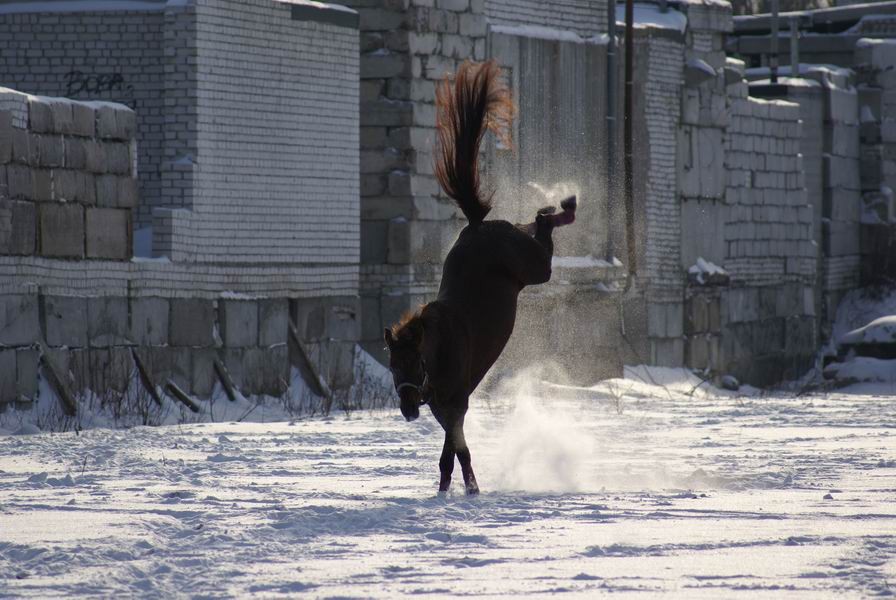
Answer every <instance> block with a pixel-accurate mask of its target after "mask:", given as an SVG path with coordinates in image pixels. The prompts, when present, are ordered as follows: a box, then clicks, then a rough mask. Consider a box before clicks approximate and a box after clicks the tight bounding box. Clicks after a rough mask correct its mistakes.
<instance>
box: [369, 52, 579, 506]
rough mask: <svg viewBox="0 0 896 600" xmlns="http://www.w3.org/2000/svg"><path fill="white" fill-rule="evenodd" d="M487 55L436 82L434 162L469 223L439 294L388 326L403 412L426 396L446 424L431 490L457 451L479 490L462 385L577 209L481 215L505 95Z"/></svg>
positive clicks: (469, 383) (414, 412)
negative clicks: (520, 222) (482, 174)
mask: <svg viewBox="0 0 896 600" xmlns="http://www.w3.org/2000/svg"><path fill="white" fill-rule="evenodd" d="M499 74H500V71H499V68H498V66H497V64H496V63H495V62H494V61H490V62H487V63H483V64H473V63H470V62H466V63H464V64H463V65H461V67H460V68H459V69H458V71H457V74H456V75H455V77H454V78H453V81H452V80H450V79H447V78H446V80H445V81H443V82H442V84H441V85H440V86H439V89H438V90H437V95H436V105H437V109H438V117H437V119H438V121H437V127H438V140H439V144H438V148H437V155H436V164H435V172H436V177H437V178H438V180H439V184H440V185H441V186H442V189H443V190H444V191H445V193H446V194H447V195H448V196H450V197H451V198H453V199H454V200H455V202H457V204H458V206H459V207H460V209H461V211H463V213H464V215H465V216H466V218H467V220H468V221H469V224H468V225H467V226H466V227H464V229H463V230H462V231H461V232H460V236H459V237H458V239H457V241H456V242H455V243H454V246H453V247H452V248H451V251H450V252H449V253H448V257H447V258H446V259H445V265H444V269H443V273H442V283H441V286H440V287H439V295H438V298H437V299H436V300H435V301H434V302H430V303H429V304H426V305H425V306H423V307H422V308H421V309H420V310H418V311H417V312H415V313H411V314H408V315H405V317H404V318H402V320H401V322H399V323H397V324H396V325H393V326H392V328H390V329H386V331H385V340H386V344H387V345H388V347H389V352H390V358H389V366H390V369H391V371H392V376H393V379H394V381H395V388H396V390H397V392H398V395H399V397H400V399H401V413H402V414H403V415H404V417H405V418H406V419H407V420H408V421H413V420H414V419H416V418H417V417H418V416H419V415H420V406H421V404H429V407H430V409H431V410H432V414H433V416H435V418H436V420H437V421H438V422H439V424H440V425H441V426H442V428H443V429H444V430H445V445H444V447H443V448H442V456H441V459H440V460H439V470H440V471H441V480H440V482H439V491H442V492H444V491H447V490H448V486H449V485H450V483H451V474H452V472H453V471H454V457H455V455H456V456H457V459H458V461H459V462H460V466H461V470H462V472H463V476H464V484H465V485H466V490H467V493H469V494H475V493H477V492H478V491H479V487H478V485H477V484H476V477H475V475H474V474H473V467H472V465H471V463H470V450H469V448H467V442H466V440H465V439H464V416H465V415H466V412H467V407H468V405H469V398H470V395H471V394H472V393H473V390H475V389H476V386H477V385H479V382H480V381H482V378H483V377H484V376H485V374H486V373H487V372H488V370H489V369H490V368H491V366H492V365H493V364H494V363H495V361H496V360H497V359H498V357H499V356H500V354H501V351H502V350H503V349H504V345H505V344H506V343H507V340H508V339H509V338H510V334H511V333H512V332H513V325H514V322H515V321H516V304H517V297H518V296H519V293H520V290H522V289H523V288H524V287H525V286H527V285H535V284H539V283H544V282H546V281H548V280H549V279H550V278H551V256H552V255H553V251H554V245H553V242H552V240H551V233H552V232H553V229H554V227H556V226H559V225H565V224H567V223H571V222H572V221H573V220H574V218H575V197H572V198H568V199H567V200H564V201H563V203H562V204H561V206H562V208H563V212H561V213H559V214H553V212H554V211H553V208H547V209H542V210H541V211H539V212H538V214H537V215H536V219H535V222H534V223H532V224H529V225H525V226H516V225H512V224H511V223H508V222H507V221H485V220H484V219H485V216H486V215H487V214H488V212H489V210H490V208H491V205H490V201H489V199H486V198H485V197H484V196H483V194H482V192H481V191H480V189H479V165H478V159H479V147H480V145H481V143H482V139H483V136H484V135H485V132H486V131H487V130H489V129H490V130H492V131H494V132H495V133H496V134H497V135H499V136H503V135H506V132H507V131H508V130H509V129H508V126H509V124H510V121H511V119H512V114H513V103H512V101H511V98H510V94H509V92H508V90H507V88H506V87H505V86H504V85H503V84H502V83H501V82H500V80H499Z"/></svg>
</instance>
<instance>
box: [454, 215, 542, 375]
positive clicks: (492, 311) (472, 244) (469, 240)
mask: <svg viewBox="0 0 896 600" xmlns="http://www.w3.org/2000/svg"><path fill="white" fill-rule="evenodd" d="M517 234H520V235H526V234H525V233H523V232H521V231H519V230H518V229H517V228H516V227H515V226H514V225H512V224H511V223H508V222H507V221H484V222H483V223H480V224H478V225H475V226H474V225H468V226H467V227H465V228H464V229H463V230H462V231H461V233H460V235H459V236H458V239H457V241H456V242H455V243H454V246H453V247H452V248H451V250H450V251H449V253H448V256H447V258H446V259H445V264H444V267H443V272H442V284H441V286H440V288H439V300H440V301H441V302H443V303H445V304H447V305H450V306H451V307H452V308H453V309H454V311H453V312H454V314H455V315H457V318H462V319H465V320H466V321H467V324H468V327H469V331H470V332H471V335H472V340H471V342H472V343H471V348H470V349H469V352H470V354H471V368H470V373H471V377H472V381H471V384H472V388H475V387H476V386H477V385H478V384H479V382H480V381H481V379H482V377H484V376H485V373H486V372H487V371H488V369H489V368H491V366H492V364H494V362H495V361H496V360H497V359H498V357H499V356H500V354H501V351H502V350H503V349H504V346H505V345H506V344H507V341H508V340H509V339H510V335H511V334H512V333H513V327H514V323H515V322H516V304H517V298H518V296H519V293H520V290H521V289H522V288H523V286H524V285H525V283H524V282H521V281H520V280H519V278H518V277H516V276H515V274H514V273H513V270H512V269H511V268H510V266H509V264H508V260H509V259H508V257H509V256H513V254H514V252H515V248H514V244H515V243H517V240H516V239H515V238H516V235H517ZM530 239H531V238H530ZM470 391H471V392H472V389H471V390H470Z"/></svg>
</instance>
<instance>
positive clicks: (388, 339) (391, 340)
mask: <svg viewBox="0 0 896 600" xmlns="http://www.w3.org/2000/svg"><path fill="white" fill-rule="evenodd" d="M383 339H384V340H386V346H388V347H389V350H391V349H392V344H394V343H395V338H394V337H392V330H391V329H389V328H388V327H386V328H385V329H384V330H383Z"/></svg>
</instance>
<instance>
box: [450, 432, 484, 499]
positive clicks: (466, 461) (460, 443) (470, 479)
mask: <svg viewBox="0 0 896 600" xmlns="http://www.w3.org/2000/svg"><path fill="white" fill-rule="evenodd" d="M454 452H455V454H457V460H458V462H460V470H461V472H462V473H463V475H464V487H465V488H466V490H467V494H470V495H473V494H478V493H479V484H477V483H476V475H475V474H474V473H473V462H472V459H471V458H470V449H469V448H467V440H466V439H465V438H464V419H463V417H461V418H460V421H459V422H458V423H457V425H455V427H454Z"/></svg>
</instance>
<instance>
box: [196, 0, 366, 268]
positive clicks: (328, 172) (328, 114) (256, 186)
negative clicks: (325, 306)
mask: <svg viewBox="0 0 896 600" xmlns="http://www.w3.org/2000/svg"><path fill="white" fill-rule="evenodd" d="M196 45H197V81H196V97H197V111H196V112H197V115H198V122H197V123H196V130H197V134H196V135H197V155H196V157H195V162H196V165H195V167H194V169H193V177H194V186H195V187H194V194H195V196H194V198H193V206H192V208H193V216H192V219H191V221H192V228H191V229H192V239H191V243H192V252H191V253H190V255H189V258H190V259H191V260H195V261H215V262H222V261H223V262H261V261H266V262H281V263H282V262H305V263H326V264H340V263H343V264H344V263H355V264H356V263H357V262H358V253H359V243H358V237H359V231H358V223H359V205H358V198H359V189H358V166H359V165H358V146H359V139H358V81H359V71H358V60H359V58H358V56H359V54H358V32H357V30H356V29H352V28H346V27H337V26H335V25H329V24H323V23H318V22H312V21H298V20H297V21H294V20H292V19H291V16H290V6H289V4H288V3H280V2H274V1H272V0H252V1H249V2H246V1H241V2H237V1H233V0H230V1H220V0H216V1H211V0H200V1H199V2H198V4H197V42H196Z"/></svg>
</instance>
